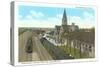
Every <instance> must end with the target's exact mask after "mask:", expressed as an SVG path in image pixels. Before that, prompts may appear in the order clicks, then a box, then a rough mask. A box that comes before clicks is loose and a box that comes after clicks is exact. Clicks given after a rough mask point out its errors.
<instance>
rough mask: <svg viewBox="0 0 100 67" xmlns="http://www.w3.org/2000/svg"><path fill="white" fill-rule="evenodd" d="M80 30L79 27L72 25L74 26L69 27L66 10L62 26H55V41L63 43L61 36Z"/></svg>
mask: <svg viewBox="0 0 100 67" xmlns="http://www.w3.org/2000/svg"><path fill="white" fill-rule="evenodd" d="M77 30H79V27H78V26H77V25H75V23H72V25H68V19H67V15H66V10H65V9H64V13H63V17H62V24H61V26H57V25H56V26H55V35H54V36H55V40H56V42H58V43H59V42H61V39H62V38H61V35H63V34H65V33H68V32H73V31H77Z"/></svg>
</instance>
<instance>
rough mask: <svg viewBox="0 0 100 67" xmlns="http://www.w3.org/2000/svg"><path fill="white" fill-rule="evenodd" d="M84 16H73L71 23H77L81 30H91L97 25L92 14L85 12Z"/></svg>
mask: <svg viewBox="0 0 100 67" xmlns="http://www.w3.org/2000/svg"><path fill="white" fill-rule="evenodd" d="M82 16H83V17H80V16H71V17H70V21H69V22H70V23H75V24H76V25H78V26H79V27H80V28H91V27H93V26H94V25H95V19H94V16H93V15H92V14H91V13H88V12H83V15H82Z"/></svg>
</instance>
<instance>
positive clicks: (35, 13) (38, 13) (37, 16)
mask: <svg viewBox="0 0 100 67" xmlns="http://www.w3.org/2000/svg"><path fill="white" fill-rule="evenodd" d="M30 15H31V16H32V17H35V18H41V17H44V14H43V13H42V12H36V11H33V10H31V11H30Z"/></svg>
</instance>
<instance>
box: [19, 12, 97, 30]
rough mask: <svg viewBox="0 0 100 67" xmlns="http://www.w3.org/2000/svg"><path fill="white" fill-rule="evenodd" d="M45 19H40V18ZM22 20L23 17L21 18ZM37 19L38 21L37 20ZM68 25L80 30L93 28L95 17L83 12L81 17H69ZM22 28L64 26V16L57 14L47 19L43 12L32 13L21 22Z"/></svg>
mask: <svg viewBox="0 0 100 67" xmlns="http://www.w3.org/2000/svg"><path fill="white" fill-rule="evenodd" d="M43 17H44V18H45V19H40V18H43ZM20 18H22V16H20ZM36 18H37V19H36ZM67 19H68V24H71V23H75V24H76V25H78V26H79V27H80V28H91V27H93V26H94V25H95V21H94V20H95V19H94V15H93V14H92V13H89V12H86V11H85V12H83V14H82V17H80V16H67ZM18 24H19V26H20V27H46V28H47V27H50V28H51V27H55V25H61V24H62V14H57V15H55V16H53V17H46V15H45V14H43V13H42V12H36V11H33V10H32V11H30V14H28V15H27V16H26V17H25V19H24V20H19V23H18Z"/></svg>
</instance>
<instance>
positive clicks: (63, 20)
mask: <svg viewBox="0 0 100 67" xmlns="http://www.w3.org/2000/svg"><path fill="white" fill-rule="evenodd" d="M62 25H67V16H66V10H65V9H64V13H63V18H62Z"/></svg>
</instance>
